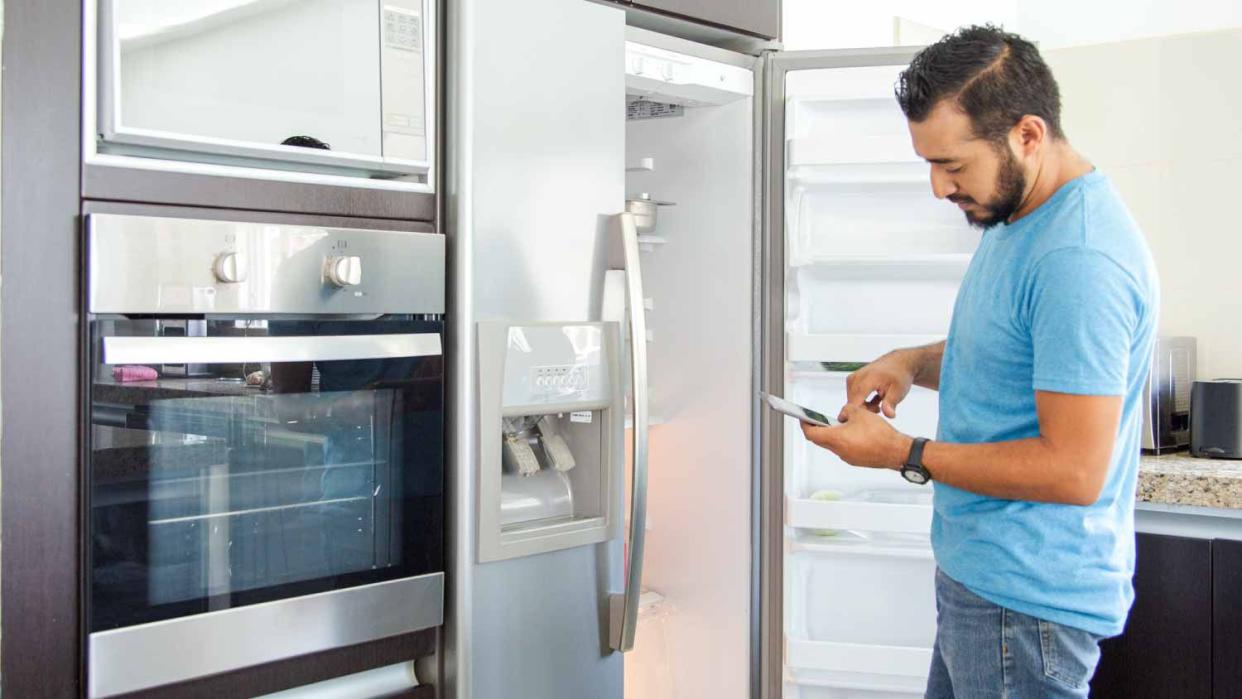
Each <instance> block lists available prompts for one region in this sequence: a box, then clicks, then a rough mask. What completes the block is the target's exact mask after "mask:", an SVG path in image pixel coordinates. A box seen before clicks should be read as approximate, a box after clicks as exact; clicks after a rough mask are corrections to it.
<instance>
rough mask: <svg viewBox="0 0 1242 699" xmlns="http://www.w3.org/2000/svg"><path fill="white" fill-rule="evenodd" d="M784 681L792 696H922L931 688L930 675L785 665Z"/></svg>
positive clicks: (825, 698)
mask: <svg viewBox="0 0 1242 699" xmlns="http://www.w3.org/2000/svg"><path fill="white" fill-rule="evenodd" d="M784 682H785V694H784V696H785V697H789V698H790V699H839V697H842V696H845V697H867V698H871V697H876V698H877V699H878V698H879V697H885V698H891V697H909V699H920V698H921V697H922V696H923V691H924V690H925V689H926V688H927V678H926V677H907V676H904V675H859V674H857V673H843V672H826V671H824V670H813V669H807V668H791V667H786V668H785V674H784ZM841 690H845V691H844V692H842V691H841ZM877 693H879V694H877Z"/></svg>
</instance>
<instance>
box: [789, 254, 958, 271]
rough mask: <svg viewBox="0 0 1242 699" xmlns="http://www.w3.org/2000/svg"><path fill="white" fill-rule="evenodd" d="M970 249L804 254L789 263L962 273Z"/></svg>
mask: <svg viewBox="0 0 1242 699" xmlns="http://www.w3.org/2000/svg"><path fill="white" fill-rule="evenodd" d="M971 257H973V255H972V254H971V253H929V254H914V255H902V254H895V255H866V254H862V255H807V256H803V257H799V258H798V259H795V260H791V261H790V263H789V266H790V267H831V268H849V269H860V268H862V269H872V268H874V269H876V270H890V271H900V272H901V273H902V274H906V273H908V271H909V270H910V269H911V268H917V269H926V270H929V271H947V272H958V273H963V272H965V271H966V267H967V266H968V265H970V259H971Z"/></svg>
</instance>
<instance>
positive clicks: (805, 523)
mask: <svg viewBox="0 0 1242 699" xmlns="http://www.w3.org/2000/svg"><path fill="white" fill-rule="evenodd" d="M931 520H932V507H931V505H930V504H928V505H922V504H894V503H886V502H857V501H849V500H832V501H825V500H810V499H802V498H787V499H786V500H785V523H786V524H787V525H789V526H791V527H794V528H797V529H829V530H844V531H865V532H886V533H893V534H924V535H925V534H927V532H928V531H930V529H931Z"/></svg>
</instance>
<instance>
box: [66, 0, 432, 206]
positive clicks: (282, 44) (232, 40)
mask: <svg viewBox="0 0 1242 699" xmlns="http://www.w3.org/2000/svg"><path fill="white" fill-rule="evenodd" d="M88 5H89V6H93V7H96V8H97V12H98V22H97V24H98V32H97V33H96V37H95V38H96V40H97V44H98V71H99V74H98V97H99V110H98V117H97V119H98V148H99V152H100V153H104V154H112V155H121V156H138V157H142V158H147V159H150V158H156V159H162V160H181V161H194V162H196V163H212V164H217V165H220V164H224V165H234V166H236V165H241V166H246V167H257V168H266V169H283V170H302V171H306V172H316V173H326V174H333V173H335V174H346V175H350V174H352V175H361V176H364V177H377V178H386V179H393V178H401V179H404V180H406V181H413V182H419V183H423V184H429V183H430V182H431V177H432V176H433V175H432V172H431V170H432V167H431V166H432V161H433V155H434V151H435V142H436V141H435V133H434V129H433V128H432V127H433V125H434V122H435V120H434V119H433V118H431V117H432V115H434V114H435V106H434V100H435V75H436V67H435V60H434V59H435V51H434V47H435V45H436V43H435V38H436V37H435V30H436V24H437V23H436V18H435V9H436V3H435V1H434V0H305V1H294V2H290V1H289V0H245V1H230V2H219V1H209V0H182V1H181V2H173V3H169V2H151V1H150V0H95V2H92V3H88ZM88 45H89V43H88Z"/></svg>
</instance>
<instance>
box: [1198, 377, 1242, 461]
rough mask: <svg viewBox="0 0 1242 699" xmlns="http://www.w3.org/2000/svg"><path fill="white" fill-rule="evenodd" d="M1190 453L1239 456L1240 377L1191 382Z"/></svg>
mask: <svg viewBox="0 0 1242 699" xmlns="http://www.w3.org/2000/svg"><path fill="white" fill-rule="evenodd" d="M1190 455H1191V456H1198V457H1202V458H1205V459H1242V379H1216V380H1214V381H1196V382H1194V388H1193V389H1192V390H1191V398H1190Z"/></svg>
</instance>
